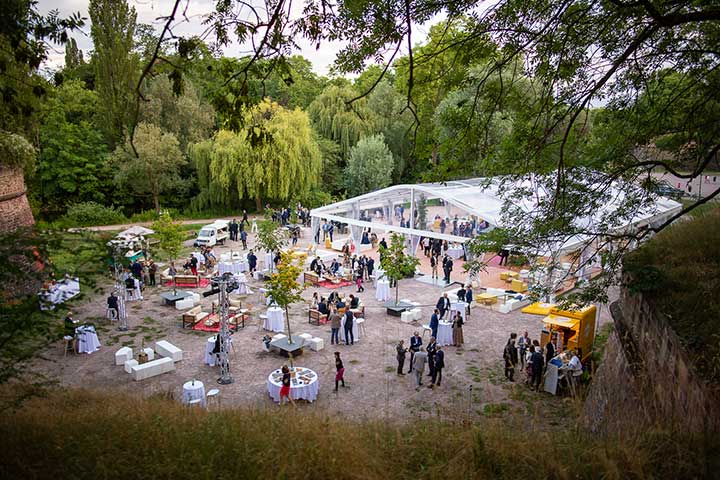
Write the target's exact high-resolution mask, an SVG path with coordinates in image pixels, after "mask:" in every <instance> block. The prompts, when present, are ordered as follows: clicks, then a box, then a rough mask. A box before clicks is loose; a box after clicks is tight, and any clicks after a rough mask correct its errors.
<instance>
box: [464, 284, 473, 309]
mask: <svg viewBox="0 0 720 480" xmlns="http://www.w3.org/2000/svg"><path fill="white" fill-rule="evenodd" d="M472 301H473V289H472V285H468V286H467V290H465V303H467V313H468V315H470V304H471V303H472Z"/></svg>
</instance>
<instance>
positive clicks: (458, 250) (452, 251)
mask: <svg viewBox="0 0 720 480" xmlns="http://www.w3.org/2000/svg"><path fill="white" fill-rule="evenodd" d="M447 254H448V255H449V256H450V257H452V258H455V259H458V258H462V256H463V255H465V251H464V250H463V247H450V248H448V250H447Z"/></svg>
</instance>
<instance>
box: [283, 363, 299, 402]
mask: <svg viewBox="0 0 720 480" xmlns="http://www.w3.org/2000/svg"><path fill="white" fill-rule="evenodd" d="M282 373H283V376H282V387H280V406H282V404H283V397H285V398H287V399H288V400H290V403H292V404H293V406H295V401H294V400H293V399H292V397H291V396H290V369H289V368H288V366H287V365H283V367H282Z"/></svg>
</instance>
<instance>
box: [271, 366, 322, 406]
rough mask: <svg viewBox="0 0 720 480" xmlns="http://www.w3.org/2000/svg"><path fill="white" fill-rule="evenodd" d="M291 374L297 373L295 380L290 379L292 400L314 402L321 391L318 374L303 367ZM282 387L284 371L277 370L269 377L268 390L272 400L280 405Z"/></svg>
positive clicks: (292, 371) (297, 368) (293, 370)
mask: <svg viewBox="0 0 720 480" xmlns="http://www.w3.org/2000/svg"><path fill="white" fill-rule="evenodd" d="M290 373H291V374H292V373H295V378H291V379H290V398H292V399H293V400H299V399H303V400H307V401H308V402H314V401H315V400H316V399H317V396H318V392H319V391H320V382H319V380H318V376H317V373H315V372H314V371H313V370H310V369H309V368H303V367H295V368H292V369H290ZM280 387H282V371H280V370H275V371H274V372H272V373H271V374H270V375H268V379H267V390H268V394H270V398H272V399H273V401H275V402H277V403H280Z"/></svg>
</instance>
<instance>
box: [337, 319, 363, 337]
mask: <svg viewBox="0 0 720 480" xmlns="http://www.w3.org/2000/svg"><path fill="white" fill-rule="evenodd" d="M352 332H353V342H357V341H358V340H360V335H359V334H358V322H357V318H355V319H353V326H352ZM340 341H341V342H344V341H345V315H343V316H342V320H341V322H340Z"/></svg>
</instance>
